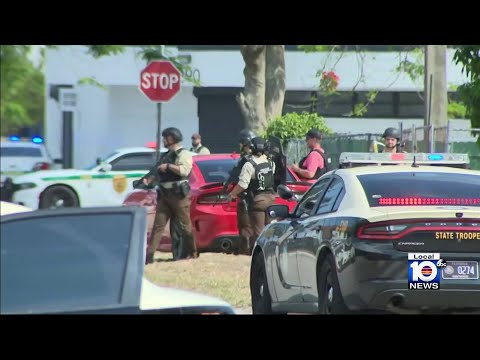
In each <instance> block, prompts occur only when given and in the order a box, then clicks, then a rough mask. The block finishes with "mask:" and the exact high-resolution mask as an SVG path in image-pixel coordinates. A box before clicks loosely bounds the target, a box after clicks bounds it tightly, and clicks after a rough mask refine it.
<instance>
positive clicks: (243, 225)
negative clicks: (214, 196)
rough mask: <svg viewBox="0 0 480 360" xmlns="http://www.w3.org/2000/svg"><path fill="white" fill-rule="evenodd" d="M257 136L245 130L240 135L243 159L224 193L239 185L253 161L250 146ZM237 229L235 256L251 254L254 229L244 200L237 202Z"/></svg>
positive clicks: (231, 176)
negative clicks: (240, 178) (238, 240)
mask: <svg viewBox="0 0 480 360" xmlns="http://www.w3.org/2000/svg"><path fill="white" fill-rule="evenodd" d="M256 136H257V135H256V134H255V133H254V132H253V131H251V130H248V129H244V130H242V131H240V133H239V134H238V145H239V147H240V156H241V157H240V159H239V160H238V162H237V164H236V165H235V167H234V168H233V169H232V170H231V171H230V177H229V178H228V180H227V182H226V184H225V189H224V191H225V190H226V188H227V187H228V185H229V184H231V183H235V184H237V183H238V180H239V176H240V173H241V171H242V168H243V165H245V163H246V162H247V161H248V160H250V159H251V152H252V150H251V149H250V146H251V145H252V139H253V138H254V137H256ZM237 228H238V234H239V235H240V243H239V247H238V249H236V250H234V254H249V252H248V244H249V238H250V236H251V233H252V228H251V226H250V219H249V217H248V212H247V208H246V203H245V201H244V199H242V200H241V201H238V202H237Z"/></svg>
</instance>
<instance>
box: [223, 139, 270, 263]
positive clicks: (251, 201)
mask: <svg viewBox="0 0 480 360" xmlns="http://www.w3.org/2000/svg"><path fill="white" fill-rule="evenodd" d="M266 150H267V142H266V141H265V140H264V139H263V138H261V137H258V136H256V137H253V138H252V139H251V140H250V151H251V153H252V155H251V156H250V157H248V158H246V161H245V163H244V164H243V166H242V168H241V171H240V175H239V177H238V183H237V185H235V187H234V188H233V190H232V191H231V192H230V194H229V199H230V200H233V199H236V198H237V197H238V196H241V194H244V193H246V204H247V209H246V210H247V214H248V221H249V225H250V226H249V227H248V233H247V231H245V232H244V234H243V236H242V240H243V244H242V250H243V251H242V253H244V254H248V255H250V254H251V251H252V247H253V245H254V243H255V241H256V240H257V238H258V236H259V235H260V232H261V231H262V230H263V228H264V227H265V225H267V224H269V223H270V222H271V220H272V219H271V218H270V216H269V215H268V214H267V212H266V210H267V208H268V207H269V206H271V205H273V204H274V203H275V196H274V190H273V188H274V185H275V184H274V174H275V163H274V162H273V161H272V160H270V159H269V158H268V157H267V156H266V155H265V152H266Z"/></svg>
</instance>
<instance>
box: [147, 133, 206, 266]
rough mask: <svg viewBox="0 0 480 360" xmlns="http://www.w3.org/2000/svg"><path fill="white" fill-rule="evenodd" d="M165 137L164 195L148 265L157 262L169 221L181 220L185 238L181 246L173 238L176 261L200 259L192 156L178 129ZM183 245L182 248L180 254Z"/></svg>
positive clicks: (161, 184)
mask: <svg viewBox="0 0 480 360" xmlns="http://www.w3.org/2000/svg"><path fill="white" fill-rule="evenodd" d="M162 137H163V145H164V146H165V148H167V149H168V152H166V153H163V154H162V156H161V157H160V160H159V161H158V163H157V164H156V165H155V166H156V172H157V174H158V176H157V180H158V184H159V191H160V196H159V200H158V203H157V212H156V215H155V220H154V224H153V231H152V232H153V233H152V241H151V243H150V245H149V247H148V250H147V258H146V263H147V264H148V263H151V262H153V255H154V254H155V250H156V249H157V247H158V244H159V242H160V240H161V238H162V234H163V231H164V229H165V226H166V224H167V222H168V220H171V221H175V220H177V221H178V224H179V227H180V230H181V232H182V238H183V241H181V244H177V243H174V241H173V240H174V239H173V238H174V237H172V251H173V255H174V259H175V260H176V259H190V258H197V257H198V253H197V248H196V245H195V240H194V238H193V232H192V222H191V219H190V204H191V191H190V186H189V183H188V176H189V174H190V172H191V170H192V166H193V161H192V154H191V153H190V152H189V151H186V149H185V148H183V147H182V145H181V141H182V140H183V136H182V133H181V132H180V130H178V129H177V128H174V127H170V128H167V129H165V130H163V131H162ZM150 174H151V173H149V174H147V175H149V176H145V177H144V179H143V182H144V183H145V184H146V185H148V184H150V183H151V182H152V181H154V177H153V176H151V175H150ZM179 246H180V249H178V251H176V248H177V247H179Z"/></svg>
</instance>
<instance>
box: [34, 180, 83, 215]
mask: <svg viewBox="0 0 480 360" xmlns="http://www.w3.org/2000/svg"><path fill="white" fill-rule="evenodd" d="M78 206H79V201H78V197H77V194H75V192H74V191H73V190H72V189H70V188H68V187H66V186H53V187H51V188H48V189H47V190H45V191H44V193H43V194H42V196H41V198H40V209H58V208H64V207H78Z"/></svg>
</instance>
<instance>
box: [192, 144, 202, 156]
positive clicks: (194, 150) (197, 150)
mask: <svg viewBox="0 0 480 360" xmlns="http://www.w3.org/2000/svg"><path fill="white" fill-rule="evenodd" d="M204 147H205V146H203V145H201V146H199V147H198V149H194V148H193V147H192V148H190V151H191V152H194V153H197V154H200V151H201V150H202V149H203V148H204Z"/></svg>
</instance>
